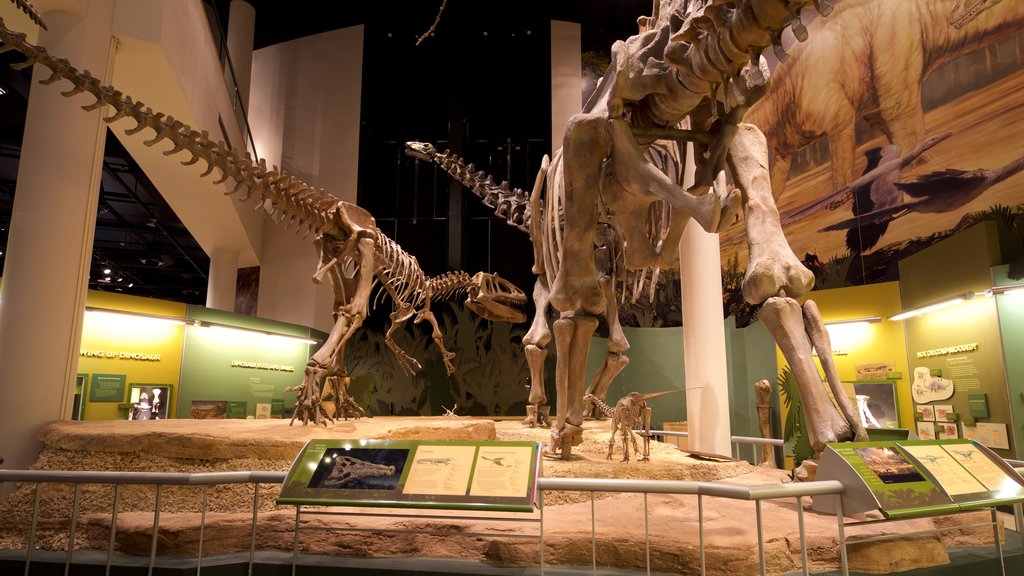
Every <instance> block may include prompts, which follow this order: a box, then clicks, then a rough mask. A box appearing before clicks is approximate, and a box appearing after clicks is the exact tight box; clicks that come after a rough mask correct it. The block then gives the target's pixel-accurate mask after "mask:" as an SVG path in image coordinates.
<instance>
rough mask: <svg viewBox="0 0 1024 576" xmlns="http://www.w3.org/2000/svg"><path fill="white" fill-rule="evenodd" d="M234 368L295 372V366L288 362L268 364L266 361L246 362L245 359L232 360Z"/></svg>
mask: <svg viewBox="0 0 1024 576" xmlns="http://www.w3.org/2000/svg"><path fill="white" fill-rule="evenodd" d="M231 367H232V368H252V369H254V370H274V371H277V372H295V366H291V365H287V364H268V363H266V362H245V361H243V360H232V361H231Z"/></svg>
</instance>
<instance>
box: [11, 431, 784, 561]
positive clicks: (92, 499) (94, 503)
mask: <svg viewBox="0 0 1024 576" xmlns="http://www.w3.org/2000/svg"><path fill="white" fill-rule="evenodd" d="M374 420H377V421H378V422H377V423H376V425H378V426H379V425H381V424H384V423H383V422H380V420H381V419H380V418H377V419H374ZM179 424H180V423H179ZM607 425H608V424H607V422H606V421H598V422H592V423H587V425H586V426H585V434H584V442H583V444H581V445H580V446H577V447H575V448H574V449H573V458H572V459H571V460H568V461H565V460H561V459H555V460H552V459H545V460H544V461H543V463H542V476H547V477H575V478H584V477H586V478H635V479H658V480H667V479H671V480H694V481H716V480H722V479H726V478H732V477H736V476H741V475H744V474H747V473H750V472H751V471H752V470H754V468H753V467H752V466H751V465H749V464H748V463H746V462H707V461H700V460H696V459H693V458H690V457H688V456H687V454H686V453H684V452H680V451H679V450H678V449H677V448H676V447H675V446H674V445H672V444H664V443H661V442H656V441H652V442H651V461H650V462H639V461H637V457H636V456H635V455H634V457H633V458H634V461H632V462H620V459H621V454H622V453H621V445H620V444H619V445H616V449H615V453H614V456H613V460H611V461H609V460H607V459H606V454H607V450H608V436H609V433H608V432H607ZM202 426H206V423H204V424H203V425H201V426H200V430H202ZM103 427H104V428H103V434H104V436H105V437H107V440H111V442H110V444H109V445H107V446H105V448H104V449H105V450H106V451H89V450H83V449H67V448H64V447H61V446H60V445H47V446H45V447H44V449H43V451H42V452H41V453H40V455H39V458H38V460H37V461H36V463H35V464H34V465H33V466H32V468H33V469H38V470H90V471H121V472H184V473H199V472H235V471H287V470H288V468H289V467H290V466H291V464H292V461H291V460H290V459H282V458H279V457H277V458H275V457H270V458H259V457H254V456H253V454H258V453H259V452H260V450H259V446H258V441H257V445H256V446H253V445H252V441H251V440H248V439H247V440H246V446H247V449H246V450H234V452H238V453H242V454H244V455H245V456H246V457H242V458H223V457H220V458H205V459H204V458H179V457H167V456H159V455H154V454H153V453H152V451H149V452H145V453H144V452H140V451H138V450H135V449H132V448H131V447H132V446H135V447H143V449H145V447H146V446H152V444H153V442H152V441H149V442H147V441H138V440H137V435H138V434H139V428H138V427H137V426H134V427H133V426H132V423H129V422H125V423H123V424H121V423H104V424H103ZM87 429H88V428H87V427H82V428H81V429H79V428H74V427H72V428H71V432H70V433H69V434H67V435H62V436H60V438H61V439H60V440H52V441H51V442H52V444H61V445H65V446H68V445H70V446H80V445H81V444H82V442H81V441H75V440H74V439H73V438H74V436H76V433H77V432H79V431H81V432H85V431H86V430H87ZM122 429H123V430H124V433H125V434H129V435H131V436H130V437H131V441H122V442H117V441H116V440H114V439H111V438H110V436H111V435H113V436H116V435H117V434H118V433H119V431H120V430H122ZM289 430H299V429H297V428H289ZM307 432H308V431H307ZM326 432H328V433H329V432H331V430H329V429H328V430H326ZM156 433H157V432H156V431H154V434H156ZM205 433H207V431H205V430H204V434H205ZM295 433H296V434H298V433H299V432H295ZM159 434H160V439H161V440H162V441H164V442H167V441H174V440H173V439H171V440H169V439H168V437H167V436H166V433H165V432H163V431H161V432H159ZM493 434H494V437H495V438H496V439H499V440H510V441H521V440H536V441H539V442H544V441H546V440H547V438H548V435H549V432H548V430H547V429H530V428H524V427H523V426H522V425H521V424H519V423H518V422H516V421H505V422H498V423H496V425H495V431H494V432H493ZM229 436H230V434H229ZM44 441H46V440H45V439H44ZM224 441H225V442H228V443H231V442H233V441H237V440H232V439H231V438H230V437H228V438H227V439H225V440H224ZM180 444H182V445H184V444H187V442H185V441H181V442H180ZM115 447H118V448H120V449H122V450H125V451H120V452H116V451H110V450H112V449H115ZM194 451H195V450H193V452H194ZM164 452H171V453H173V452H174V450H172V449H167V450H164ZM207 452H208V453H210V454H217V455H222V454H225V453H231V452H233V450H220V449H216V448H211V449H209V450H207ZM269 452H270V453H271V454H272V455H278V454H279V453H280V450H270V451H269ZM296 452H297V450H296ZM778 472H779V478H780V479H779V480H778V481H780V482H781V481H782V478H783V476H784V473H783V472H782V471H778ZM79 490H80V493H79V498H78V504H77V505H78V514H79V517H80V518H83V517H88V516H89V515H100V516H102V517H104V518H109V517H110V515H111V513H112V511H113V502H114V498H115V493H114V488H113V487H112V486H109V485H82V486H80V487H79ZM277 490H278V486H277V485H260V487H259V512H260V514H267V513H287V512H288V511H294V507H291V506H278V505H277V504H276V503H275V499H276V497H277ZM74 491H75V488H74V486H72V485H65V484H46V485H43V486H42V488H41V490H40V505H39V521H38V525H39V527H40V530H39V536H37V541H36V542H35V547H36V548H37V549H50V550H65V549H66V546H67V533H68V527H69V526H70V522H71V515H72V512H73V505H74V502H75V498H74ZM610 496H612V495H611V494H603V493H598V494H596V495H595V498H598V499H603V498H608V497H610ZM34 497H35V486H34V485H23V486H19V487H18V488H17V489H16V490H15V492H13V493H12V494H10V495H9V496H8V497H7V498H6V499H4V500H3V501H2V502H0V549H23V548H25V547H26V545H27V538H28V531H29V530H28V527H29V526H30V525H31V520H32V503H33V500H34ZM159 497H160V513H161V515H162V519H161V521H163V520H164V519H165V518H168V517H170V515H187V514H194V515H198V514H199V513H200V512H201V511H202V509H203V499H204V489H203V488H202V487H196V486H165V487H163V488H162V489H161V490H160V495H159ZM156 498H157V494H156V489H155V488H154V487H150V486H132V485H126V486H123V487H122V488H121V489H120V490H119V494H117V499H118V505H117V513H118V515H119V520H121V519H125V518H130V517H133V513H139V514H144V515H145V516H146V517H148V518H150V519H151V518H152V512H153V510H154V505H155V503H156ZM205 498H206V504H205V506H206V511H207V513H208V514H211V515H215V514H237V515H247V516H249V517H251V514H252V507H253V500H254V494H253V487H252V486H251V485H248V484H240V485H222V486H214V487H210V488H209V489H208V490H207V492H206V494H205ZM589 499H590V494H589V493H582V492H549V493H546V494H545V495H544V503H545V505H546V506H559V505H565V504H572V503H575V502H582V501H585V500H589ZM196 519H197V520H198V517H197V518H196ZM88 532H89V531H88V530H84V529H83V530H80V531H79V533H77V534H76V536H77V540H78V545H79V546H81V545H83V544H84V543H85V540H86V539H87V538H92V537H95V536H96V535H95V534H94V535H92V536H90V535H89V534H88Z"/></svg>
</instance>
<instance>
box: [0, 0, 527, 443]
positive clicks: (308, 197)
mask: <svg viewBox="0 0 1024 576" xmlns="http://www.w3.org/2000/svg"><path fill="white" fill-rule="evenodd" d="M19 6H20V7H22V8H23V9H25V10H26V11H28V12H29V13H30V16H33V15H34V16H33V20H34V21H40V20H39V18H38V15H36V14H35V12H34V11H32V10H31V6H29V5H27V3H24V2H19ZM0 42H2V46H0V51H3V52H7V51H11V50H15V51H17V52H20V53H21V54H23V55H24V56H25V58H26V60H25V61H24V62H21V63H17V64H14V65H12V66H13V67H15V68H17V69H21V68H25V67H28V66H32V65H40V66H46V67H47V68H48V69H49V70H50V73H51V75H50V77H49V78H47V79H45V80H42V83H43V84H53V83H56V82H58V81H61V80H66V81H67V82H69V83H70V84H71V88H70V89H69V90H67V91H65V92H62V94H63V95H64V96H68V97H70V96H73V95H75V94H80V93H83V92H87V93H89V94H90V95H91V96H92V97H93V98H95V102H93V103H91V104H88V105H86V106H83V109H85V110H87V111H90V110H96V109H100V108H104V107H109V109H111V110H113V113H112V114H111V115H110V116H107V117H105V118H104V121H106V122H107V123H110V124H113V123H115V122H118V121H120V120H122V119H126V118H127V119H130V120H132V121H134V125H133V126H131V127H129V128H128V129H127V130H126V133H128V134H138V133H140V132H143V131H144V130H146V129H149V130H151V131H152V133H153V134H154V136H153V137H152V138H151V139H150V140H147V141H146V142H145V144H146V145H147V146H154V145H156V144H158V143H160V142H164V141H167V142H169V143H171V145H172V146H171V147H170V148H169V149H168V150H166V151H164V154H165V155H167V156H172V155H174V154H178V153H180V152H187V153H188V154H189V157H188V158H187V159H186V160H184V161H182V164H184V165H192V164H195V163H197V162H200V161H203V162H205V164H206V170H205V171H204V172H203V173H202V175H201V176H203V177H205V176H208V175H210V174H212V173H213V171H214V169H217V170H219V172H220V176H219V178H218V179H217V180H216V181H215V183H216V184H221V183H227V182H228V181H229V180H230V181H231V183H232V186H231V189H230V190H229V192H228V194H237V195H238V198H239V200H240V201H242V202H245V201H249V200H250V199H255V200H256V202H257V203H256V208H257V209H261V210H263V211H264V212H265V214H266V215H267V216H268V217H269V218H271V219H272V220H273V221H274V222H275V223H278V224H282V225H284V226H288V227H291V226H294V227H295V229H296V232H297V233H298V232H302V233H303V234H304V237H311V239H312V243H313V246H314V248H315V249H316V250H317V252H318V253H319V255H320V261H319V266H318V269H317V270H316V272H315V274H314V275H313V280H314V281H315V282H318V283H319V282H322V281H323V278H324V277H327V278H328V279H329V281H330V283H331V287H332V289H333V292H334V307H333V314H334V320H335V324H334V326H333V327H332V329H331V331H330V334H329V335H328V337H327V339H326V341H325V342H324V344H323V345H322V346H321V347H320V349H319V350H317V351H316V352H315V353H314V354H313V356H312V357H311V358H310V360H309V363H308V364H307V366H306V368H305V371H304V374H303V379H302V382H301V383H300V384H297V385H296V386H293V387H291V388H289V390H290V391H295V392H297V398H296V405H295V412H294V415H293V418H292V423H294V421H295V420H296V419H300V420H302V422H303V423H304V424H308V423H309V422H310V421H312V422H314V423H326V421H328V420H330V421H333V419H334V416H335V415H337V416H342V417H346V418H348V417H358V416H360V415H361V414H362V409H361V408H360V407H359V406H358V405H356V404H355V402H354V401H353V400H352V399H351V398H350V397H349V396H348V394H347V384H348V373H347V369H346V365H345V354H344V350H345V345H346V343H347V342H348V341H349V340H350V339H351V337H352V335H353V334H354V333H355V332H356V331H357V330H358V329H359V327H360V326H361V325H362V323H363V321H364V320H365V319H366V317H367V315H368V312H369V308H370V306H371V298H372V297H373V295H374V288H375V286H377V285H378V284H379V290H378V291H377V294H378V299H380V298H382V297H383V295H387V296H390V297H391V299H392V301H393V302H394V308H393V311H392V313H391V317H390V319H391V325H390V327H389V328H388V332H387V335H386V342H387V346H388V348H389V349H390V350H391V351H392V352H393V353H394V355H395V356H396V357H397V358H398V360H399V363H400V365H401V366H402V368H403V369H404V370H406V372H409V373H411V372H412V371H414V370H417V369H419V367H420V364H419V363H418V362H417V361H416V360H415V359H413V358H412V357H410V356H409V355H408V354H406V353H405V352H404V351H403V350H402V349H401V348H400V347H398V346H397V344H395V342H394V340H393V339H392V336H393V334H394V333H395V331H396V330H398V329H399V327H401V326H402V324H403V323H404V322H406V321H407V320H409V319H414V322H421V321H424V320H425V321H427V322H428V323H429V324H430V325H431V326H432V329H433V330H432V337H433V340H434V342H435V343H436V344H437V347H438V348H439V350H440V352H441V354H442V359H443V362H444V364H445V367H446V369H447V371H448V372H449V374H450V373H451V372H452V370H453V366H452V364H451V362H450V360H451V358H452V357H453V356H454V354H453V353H452V352H450V351H448V350H447V349H446V348H445V346H444V342H443V340H442V336H443V334H442V333H441V330H440V328H439V327H438V324H437V320H436V318H435V317H434V315H433V313H432V312H431V310H430V305H431V303H432V301H433V300H437V299H446V298H450V297H453V296H455V295H459V294H466V295H467V300H466V306H467V307H468V308H470V309H471V310H473V311H474V312H476V313H477V314H479V315H481V316H483V317H485V318H487V319H490V320H496V321H512V322H520V321H522V320H524V319H525V316H524V315H523V314H522V313H521V312H519V311H518V310H517V309H516V307H517V306H519V305H521V304H523V303H525V301H526V296H525V294H523V292H522V291H520V290H519V289H518V288H516V287H515V286H513V285H512V284H511V283H509V282H507V281H505V280H503V279H502V278H500V277H498V276H497V275H493V274H489V273H485V272H480V273H478V274H476V275H474V276H470V275H469V274H467V273H465V272H462V271H454V272H448V273H446V274H443V275H441V276H438V277H433V278H430V277H427V276H426V274H425V273H424V272H423V270H422V269H421V268H420V267H419V264H418V263H417V261H416V258H415V257H413V256H411V255H410V254H408V253H407V252H405V251H404V250H403V249H402V248H401V247H400V246H399V245H398V244H397V243H395V242H394V241H393V240H391V239H390V238H388V237H387V236H385V235H384V234H383V233H382V232H381V231H380V230H379V229H378V228H377V226H376V225H375V222H374V219H373V216H372V215H370V214H369V213H368V212H367V211H366V210H364V209H362V208H360V207H358V206H356V205H354V204H351V203H348V202H344V201H341V200H339V199H338V198H336V197H334V196H332V195H330V194H328V193H327V192H325V191H324V190H322V189H319V190H318V189H315V188H313V187H311V186H309V185H307V184H306V183H304V182H302V181H301V180H299V179H298V178H295V177H294V176H292V175H290V174H287V173H285V172H284V171H278V170H277V169H271V170H268V169H267V167H266V165H265V162H263V161H262V160H261V161H259V162H254V161H253V160H252V159H251V158H249V156H248V154H247V153H246V154H242V153H240V152H239V151H238V150H237V149H232V148H229V147H228V146H226V145H225V144H224V143H223V142H216V143H214V142H212V141H211V140H210V139H209V137H208V134H207V133H206V132H205V131H203V132H198V131H196V130H193V129H192V128H191V127H190V126H188V125H186V124H184V123H183V122H181V121H178V120H175V119H174V118H173V117H171V116H166V115H164V114H162V113H159V112H154V111H152V110H151V109H149V108H148V107H146V106H145V105H144V104H143V103H142V102H140V101H135V100H133V99H132V98H131V97H130V96H126V95H123V94H122V93H121V92H120V91H118V90H116V89H115V88H114V87H112V86H108V85H104V84H102V83H100V81H99V80H97V79H96V78H94V77H93V76H92V75H91V74H90V73H89V72H88V71H87V70H86V71H79V70H78V69H77V68H75V67H74V66H72V65H71V63H70V62H68V61H67V60H64V59H62V58H56V57H54V56H52V55H50V54H49V53H48V52H47V50H46V49H45V48H44V47H41V46H34V45H32V44H30V43H28V42H27V41H26V37H25V35H24V34H19V33H16V32H13V31H11V30H9V29H8V28H7V27H6V26H5V25H4V24H3V21H2V20H0ZM325 392H328V393H329V394H330V395H331V396H332V397H333V402H334V412H333V414H332V413H328V412H327V410H326V409H325V408H324V406H323V405H322V404H321V398H322V396H323V395H324V393H325Z"/></svg>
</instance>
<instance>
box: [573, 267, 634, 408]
mask: <svg viewBox="0 0 1024 576" xmlns="http://www.w3.org/2000/svg"><path fill="white" fill-rule="evenodd" d="M600 284H601V288H602V289H603V290H604V293H605V301H606V303H607V306H608V312H607V314H606V315H605V321H606V322H607V324H608V354H607V355H606V356H605V357H604V362H602V363H601V367H600V368H598V369H597V373H595V374H594V379H593V380H591V382H590V386H588V387H587V391H586V393H587V394H593V395H594V396H595V397H596V398H599V399H601V400H604V399H605V395H606V394H607V393H608V387H609V386H610V385H611V383H612V380H614V379H615V377H616V376H618V375H619V372H622V369H623V368H625V367H626V365H627V364H629V357H628V356H626V355H625V352H626V351H627V350H629V341H628V340H626V335H625V334H623V332H622V324H621V323H619V306H618V302H617V301H616V296H615V286H614V285H613V282H612V278H611V276H608V275H604V276H602V277H601V280H600ZM584 404H585V406H584V411H583V417H584V418H600V417H601V414H602V412H601V410H600V409H599V408H598V407H597V405H596V404H595V403H594V402H593V401H591V400H584Z"/></svg>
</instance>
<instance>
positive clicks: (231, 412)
mask: <svg viewBox="0 0 1024 576" xmlns="http://www.w3.org/2000/svg"><path fill="white" fill-rule="evenodd" d="M248 415H249V404H248V403H247V402H242V401H231V402H228V414H227V417H228V418H241V419H243V420H244V419H245V417H246V416H248Z"/></svg>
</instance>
